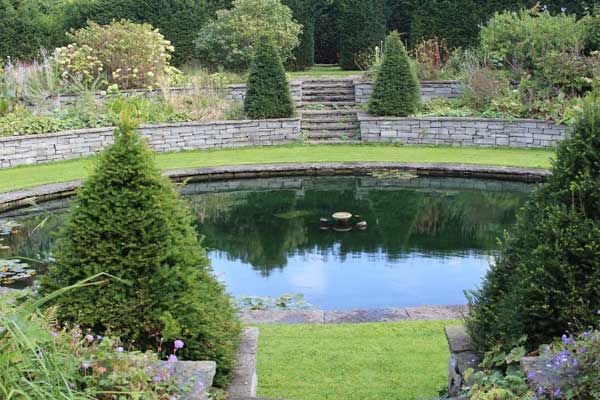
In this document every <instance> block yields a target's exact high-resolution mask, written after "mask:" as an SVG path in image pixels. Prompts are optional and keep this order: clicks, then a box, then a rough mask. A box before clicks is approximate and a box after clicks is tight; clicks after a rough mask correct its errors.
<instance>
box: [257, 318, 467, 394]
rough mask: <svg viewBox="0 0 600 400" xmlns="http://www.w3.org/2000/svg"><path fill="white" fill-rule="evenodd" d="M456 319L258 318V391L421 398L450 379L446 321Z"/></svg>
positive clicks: (451, 322)
mask: <svg viewBox="0 0 600 400" xmlns="http://www.w3.org/2000/svg"><path fill="white" fill-rule="evenodd" d="M457 323H458V322H457V321H407V322H398V323H392V322H387V323H370V324H341V325H260V326H259V329H260V335H259V345H258V346H259V349H258V367H257V368H258V395H259V396H261V397H267V398H285V399H289V400H333V399H347V400H354V399H356V400H358V399H360V400H381V399H388V400H417V399H430V398H435V397H436V396H438V393H439V391H440V390H442V389H444V388H445V386H446V384H447V379H448V356H449V353H448V345H447V343H446V338H445V336H444V326H447V325H456V324H457Z"/></svg>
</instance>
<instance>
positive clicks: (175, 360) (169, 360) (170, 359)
mask: <svg viewBox="0 0 600 400" xmlns="http://www.w3.org/2000/svg"><path fill="white" fill-rule="evenodd" d="M167 361H168V362H170V363H173V362H177V361H178V359H177V356H176V355H175V354H171V355H170V356H169V358H168V359H167Z"/></svg>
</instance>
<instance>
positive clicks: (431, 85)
mask: <svg viewBox="0 0 600 400" xmlns="http://www.w3.org/2000/svg"><path fill="white" fill-rule="evenodd" d="M371 93H373V83H372V82H370V81H355V82H354V98H355V100H354V101H355V102H356V103H358V104H365V103H368V102H369V99H370V98H371ZM462 95H463V92H462V88H461V86H460V82H459V81H423V82H421V98H422V100H423V101H430V100H433V99H438V98H444V99H454V98H457V97H461V96H462Z"/></svg>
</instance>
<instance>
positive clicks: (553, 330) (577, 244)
mask: <svg viewBox="0 0 600 400" xmlns="http://www.w3.org/2000/svg"><path fill="white" fill-rule="evenodd" d="M469 303H470V305H471V309H470V316H469V318H468V319H467V328H468V330H469V333H470V335H471V337H472V338H473V340H474V343H475V344H476V345H477V347H478V348H479V349H480V350H489V349H490V348H492V347H493V346H495V345H496V344H498V343H501V344H503V345H504V347H505V348H507V349H508V348H509V347H511V345H514V343H515V342H516V340H517V339H518V338H519V337H520V336H522V335H526V336H527V342H528V344H529V346H530V348H532V349H533V348H535V347H536V346H538V345H540V344H542V343H549V342H551V341H552V340H553V338H554V337H556V336H560V335H563V334H564V333H565V332H567V331H569V332H577V331H583V330H585V329H587V328H588V327H590V326H593V324H594V323H595V322H596V321H597V318H598V316H597V313H598V310H600V103H598V98H597V95H594V96H591V95H590V96H588V98H587V99H586V101H585V106H584V113H583V114H582V116H581V117H580V120H579V122H578V123H577V124H576V125H575V126H574V128H573V130H572V136H571V138H570V139H567V140H565V141H563V142H562V143H561V144H560V145H559V147H558V149H557V153H556V161H555V162H554V165H553V167H552V175H551V176H550V177H549V178H548V181H547V183H545V184H544V185H543V186H541V187H540V188H538V189H537V190H536V191H535V192H534V193H533V194H532V195H531V198H530V200H529V201H528V202H527V204H526V206H525V207H524V208H523V209H522V211H521V212H520V213H519V215H518V218H517V223H516V224H515V226H514V227H513V228H512V229H511V230H510V231H509V232H508V233H507V234H506V235H505V238H504V240H503V244H502V250H501V253H500V255H499V256H498V258H497V260H496V264H495V265H493V266H492V268H491V270H490V271H489V273H488V274H487V276H486V278H485V280H484V282H483V286H482V288H481V289H480V290H475V291H472V292H471V293H470V296H469Z"/></svg>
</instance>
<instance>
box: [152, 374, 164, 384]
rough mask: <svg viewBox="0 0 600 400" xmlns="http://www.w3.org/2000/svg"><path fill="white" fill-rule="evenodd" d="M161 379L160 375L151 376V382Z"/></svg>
mask: <svg viewBox="0 0 600 400" xmlns="http://www.w3.org/2000/svg"><path fill="white" fill-rule="evenodd" d="M160 381H162V377H161V376H160V375H154V376H153V377H152V382H160Z"/></svg>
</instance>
